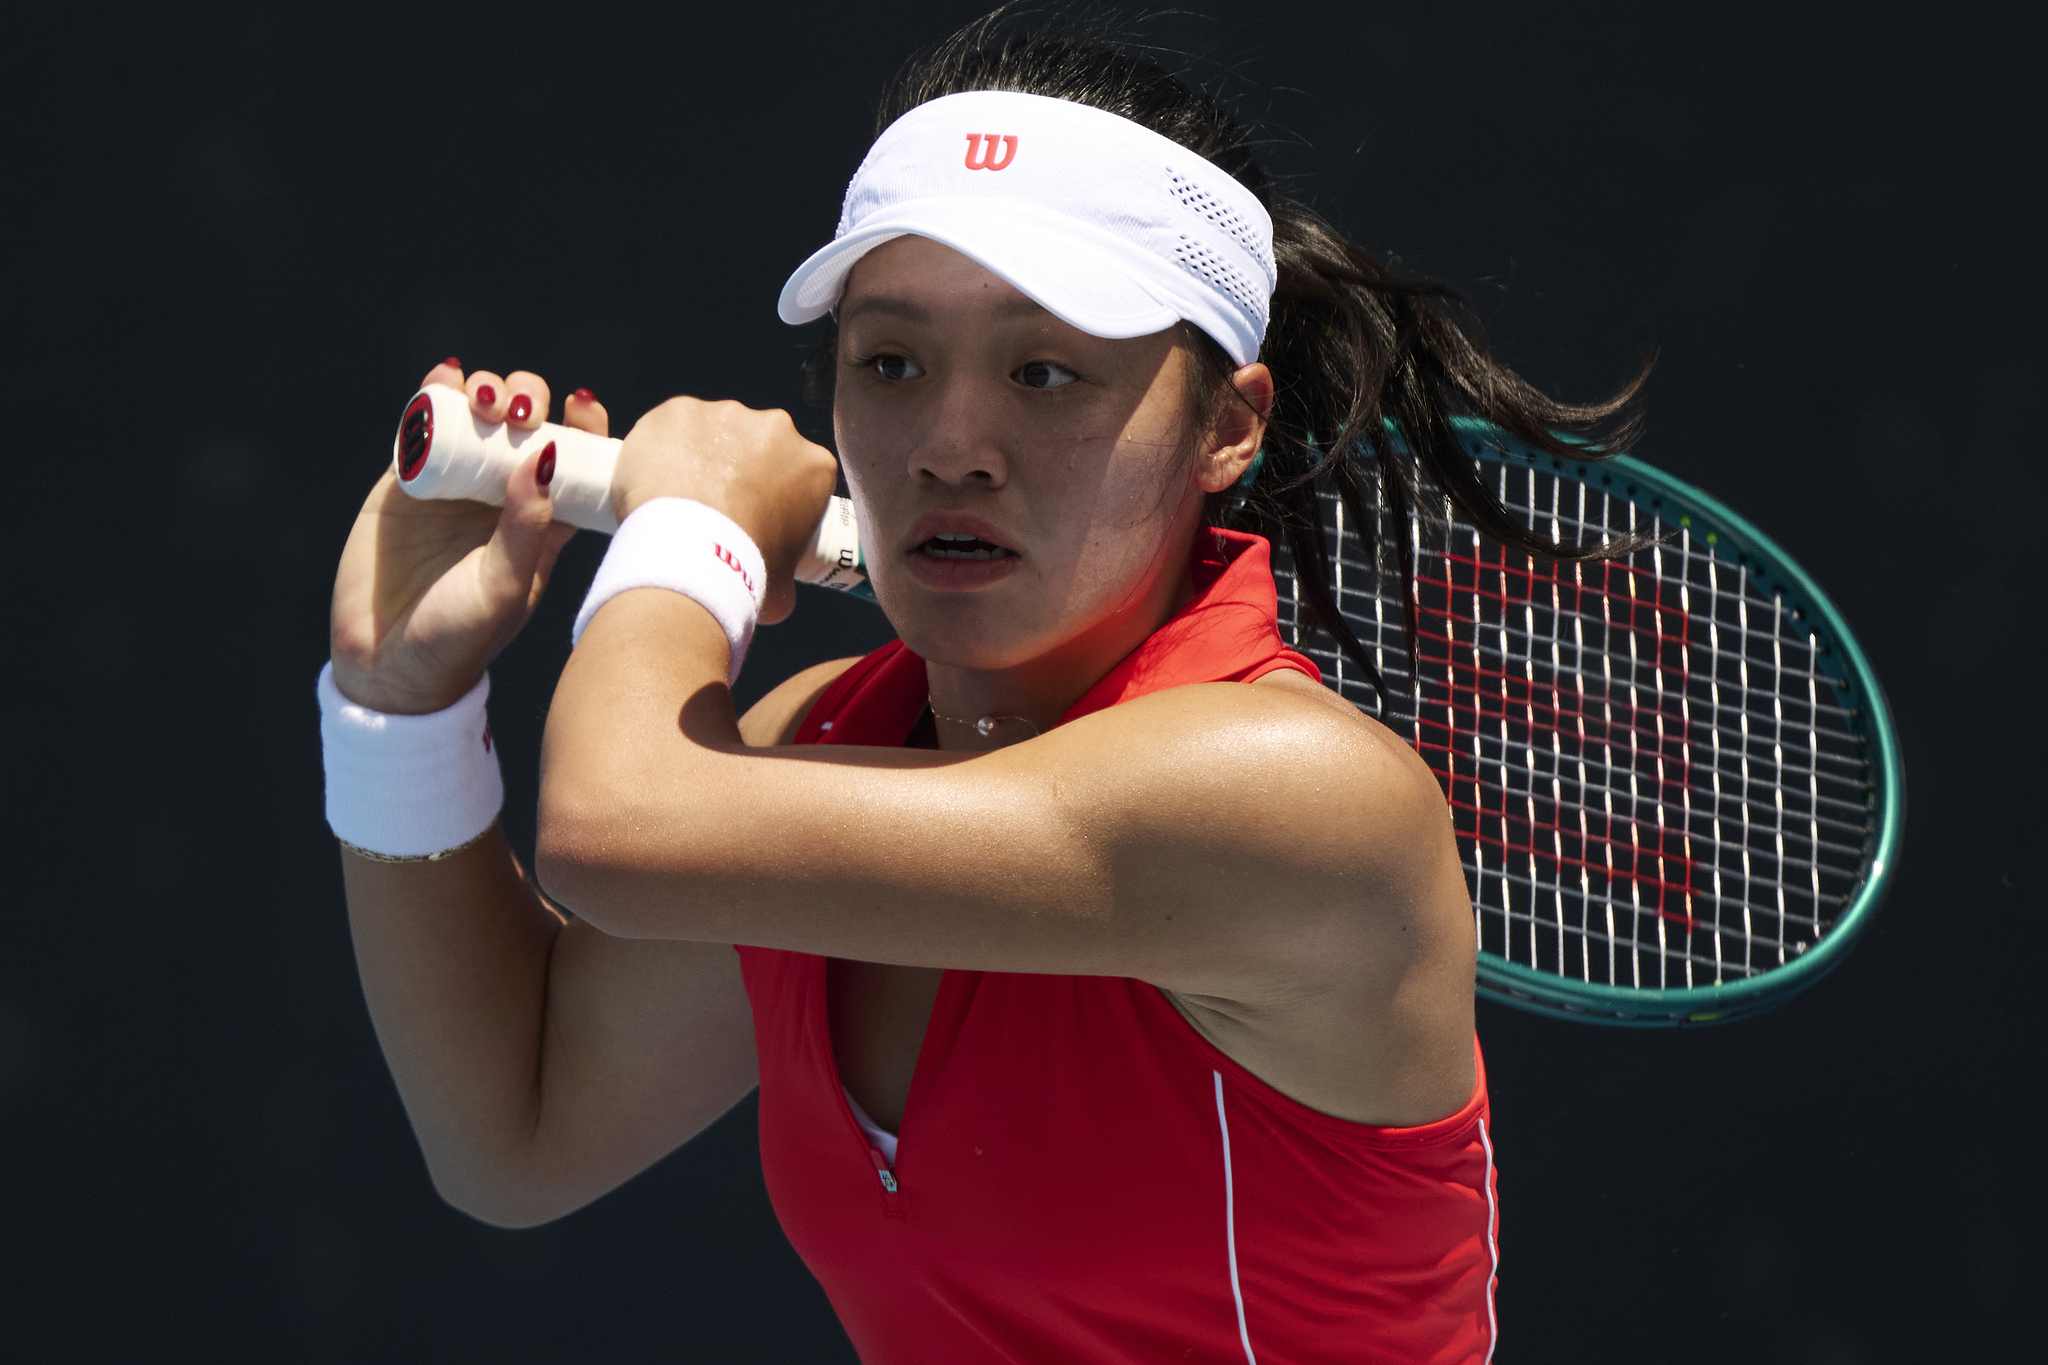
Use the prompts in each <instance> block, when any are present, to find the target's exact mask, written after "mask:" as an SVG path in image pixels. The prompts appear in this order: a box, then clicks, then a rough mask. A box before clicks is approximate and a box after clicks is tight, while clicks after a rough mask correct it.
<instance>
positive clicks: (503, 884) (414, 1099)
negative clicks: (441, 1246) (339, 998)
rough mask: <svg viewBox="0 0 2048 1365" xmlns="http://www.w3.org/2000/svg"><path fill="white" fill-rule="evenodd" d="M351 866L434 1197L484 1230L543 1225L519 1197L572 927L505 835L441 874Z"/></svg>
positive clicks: (363, 931)
mask: <svg viewBox="0 0 2048 1365" xmlns="http://www.w3.org/2000/svg"><path fill="white" fill-rule="evenodd" d="M341 858H342V871H343V880H344V885H345V886H346V889H347V894H348V908H349V925H350V930H351V932H352V934H353V936H354V939H355V949H356V962H357V966H358V969H359V971H360V972H361V976H362V982H363V994H364V997H365V999H366V1000H367V1002H368V1004H369V1008H370V1018H371V1021H372V1023H373V1024H374V1025H375V1027H376V1030H377V1038H378V1041H379V1043H380V1044H381V1045H382V1047H383V1050H384V1056H385V1059H386V1061H387V1062H388V1063H389V1064H390V1067H391V1074H392V1077H393V1079H394V1080H395V1081H396V1082H397V1084H398V1090H399V1094H400V1096H401V1097H402V1098H403V1100H404V1102H405V1107H406V1112H407V1114H408V1115H409V1116H410V1118H411V1120H412V1125H413V1131H414V1133H415V1134H416V1135H417V1136H418V1138H419V1142H420V1147H421V1149H422V1151H423V1152H424V1153H425V1155H426V1159H427V1166H428V1169H429V1170H430V1172H431V1173H432V1175H433V1178H434V1184H435V1187H436V1188H437V1189H439V1190H440V1192H441V1194H442V1196H443V1197H444V1198H446V1199H447V1200H448V1201H449V1202H450V1203H452V1204H454V1205H456V1206H457V1207H458V1208H461V1209H464V1210H465V1211H467V1212H470V1213H472V1214H474V1215H476V1216H477V1217H480V1218H484V1219H486V1220H487V1221H492V1222H522V1221H538V1219H536V1218H529V1217H525V1216H522V1214H523V1211H522V1209H521V1208H520V1207H519V1206H520V1204H521V1202H522V1201H521V1199H520V1197H519V1195H518V1191H519V1190H520V1189H521V1188H522V1187H525V1186H529V1185H531V1184H533V1183H534V1175H533V1172H532V1170H531V1167H532V1166H533V1163H534V1159H535V1151H534V1149H535V1139H536V1134H537V1131H538V1130H539V1127H540V1123H539V1120H540V1117H541V1053H542V1039H543V1033H544V1024H545V1018H546V1011H547V1003H548V971H549V960H550V957H551V955H552V953H553V949H554V945H555V942H556V939H557V937H558V936H559V935H560V933H561V931H562V921H561V920H560V919H559V918H558V917H557V916H556V915H555V914H554V912H552V911H551V910H549V909H547V908H546V907H545V906H544V905H543V904H542V903H541V901H540V899H539V898H538V897H537V896H536V895H535V894H534V892H533V890H532V888H531V887H529V886H528V885H527V884H526V882H525V881H524V879H523V878H522V877H521V876H520V874H519V868H518V865H517V863H516V862H515V860H514V859H513V857H512V853H511V850H510V849H509V848H508V847H507V846H506V843H505V839H504V835H503V834H502V832H500V831H499V830H498V829H497V827H496V826H493V827H492V828H491V830H489V831H488V832H487V833H486V834H485V836H484V838H482V839H481V840H479V841H478V842H477V843H476V844H474V845H472V846H471V847H469V848H467V849H464V850H463V851H461V852H460V853H456V854H453V855H451V856H449V857H447V858H443V859H441V860H439V861H435V862H407V863H380V862H374V861H371V860H370V859H367V858H362V857H359V856H357V855H356V854H354V853H351V852H348V851H347V850H344V851H343V852H342V855H341Z"/></svg>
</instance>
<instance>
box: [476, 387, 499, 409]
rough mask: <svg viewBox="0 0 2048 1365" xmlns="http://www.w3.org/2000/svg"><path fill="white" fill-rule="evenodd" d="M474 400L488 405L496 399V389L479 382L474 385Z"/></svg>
mask: <svg viewBox="0 0 2048 1365" xmlns="http://www.w3.org/2000/svg"><path fill="white" fill-rule="evenodd" d="M476 401H477V402H479V403H481V404H483V405H484V406H485V407H489V406H490V405H491V404H493V403H495V402H497V401H498V391H497V390H496V389H494V388H492V387H491V386H490V385H489V384H479V385H477V386H476Z"/></svg>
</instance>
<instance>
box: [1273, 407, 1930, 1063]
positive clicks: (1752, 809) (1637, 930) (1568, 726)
mask: <svg viewBox="0 0 2048 1365" xmlns="http://www.w3.org/2000/svg"><path fill="white" fill-rule="evenodd" d="M1456 429H1457V432H1458V435H1459V437H1460V440H1461V443H1462V444H1463V446H1464V447H1465V449H1466V451H1467V452H1468V453H1469V454H1470V455H1471V456H1472V458H1473V459H1474V460H1475V462H1476V463H1477V465H1478V468H1479V470H1480V472H1481V474H1482V476H1483V477H1484V478H1485V479H1486V481H1487V482H1488V485H1489V487H1492V488H1493V489H1494V491H1495V492H1496V494H1498V495H1500V496H1501V497H1502V499H1503V501H1504V502H1506V503H1507V504H1508V505H1509V506H1510V507H1511V508H1514V509H1516V510H1518V511H1520V512H1522V513H1523V514H1524V515H1525V517H1526V518H1528V519H1530V520H1532V521H1533V523H1534V524H1536V525H1537V527H1538V529H1539V530H1548V531H1549V532H1550V533H1551V534H1552V535H1556V534H1558V533H1559V532H1560V531H1562V532H1563V533H1565V534H1566V535H1573V536H1577V535H1591V536H1593V537H1594V538H1603V537H1604V536H1606V535H1611V534H1614V533H1616V532H1620V531H1630V530H1634V531H1650V532H1652V533H1653V534H1656V535H1659V536H1662V537H1665V539H1663V540H1662V541H1661V542H1660V543H1659V544H1658V545H1657V546H1655V547H1653V548H1652V549H1649V550H1645V551H1641V552H1639V553H1637V554H1636V555H1633V556H1630V557H1628V558H1627V559H1623V560H1615V561H1595V562H1593V563H1589V564H1586V565H1580V566H1573V565H1568V564H1531V562H1530V561H1529V560H1528V559H1527V558H1526V557H1524V556H1521V555H1519V554H1517V553H1515V552H1506V551H1502V550H1501V549H1500V548H1499V547H1498V546H1494V545H1492V543H1491V542H1490V541H1486V540H1485V538H1484V537H1482V536H1479V535H1478V533H1477V532H1475V531H1473V530H1472V528H1471V527H1470V526H1469V525H1468V524H1466V523H1464V522H1463V521H1462V519H1460V518H1457V517H1455V516H1447V517H1446V519H1445V520H1444V522H1443V523H1442V524H1441V525H1440V526H1438V525H1434V524H1432V525H1411V526H1410V527H1408V528H1406V533H1407V534H1408V535H1409V536H1410V537H1411V544H1412V545H1413V546H1414V547H1415V549H1416V560H1415V563H1416V580H1415V581H1416V593H1417V601H1418V606H1419V608H1420V612H1421V619H1420V627H1421V628H1420V633H1419V636H1418V650H1417V658H1416V660H1415V664H1416V669H1415V671H1414V672H1411V671H1410V668H1409V662H1408V658H1407V653H1406V641H1405V635H1404V632H1403V629H1402V622H1403V619H1404V606H1403V602H1402V597H1401V594H1400V592H1399V583H1398V578H1397V575H1396V574H1395V573H1394V572H1393V571H1392V567H1391V566H1392V564H1393V563H1394V557H1393V555H1392V553H1391V539H1390V535H1389V528H1387V527H1386V526H1384V525H1378V526H1375V527H1373V528H1371V536H1370V538H1367V537H1361V536H1359V535H1358V534H1356V532H1357V529H1358V528H1357V527H1356V526H1355V525H1353V526H1350V527H1347V526H1346V525H1345V524H1344V523H1345V520H1346V517H1347V511H1346V509H1344V508H1343V507H1342V506H1341V504H1339V503H1338V502H1337V500H1336V498H1335V497H1334V495H1332V494H1330V493H1329V492H1328V491H1327V490H1325V491H1324V492H1323V493H1322V494H1321V497H1320V501H1321V504H1322V509H1323V516H1324V526H1325V537H1326V540H1327V541H1328V543H1329V544H1330V545H1331V547H1332V549H1333V550H1334V551H1336V552H1337V553H1336V558H1337V561H1338V568H1337V574H1338V585H1337V598H1338V602H1339V604H1340V607H1341V609H1342V610H1343V611H1344V614H1345V617H1346V620H1347V621H1348V622H1349V623H1351V625H1352V627H1353V630H1354V631H1355V632H1356V633H1357V635H1358V636H1359V639H1360V641H1361V643H1363V644H1364V645H1365V646H1366V648H1367V650H1368V651H1369V653H1371V654H1372V655H1373V656H1374V658H1375V662H1376V664H1377V665H1378V666H1379V670H1380V672H1381V674H1382V676H1383V678H1384V679H1385V680H1386V682H1387V684H1388V687H1387V701H1388V706H1387V709H1386V712H1385V713H1384V714H1381V719H1382V720H1383V721H1386V722H1387V723H1388V724H1390V725H1391V726H1392V727H1393V728H1395V729H1396V730H1397V731H1405V732H1406V734H1407V735H1408V736H1409V737H1410V738H1411V740H1412V741H1413V742H1415V744H1416V746H1417V748H1418V749H1420V750H1421V751H1422V752H1423V754H1424V757H1425V758H1426V759H1427V760H1429V762H1430V766H1431V767H1432V769H1433V770H1435V771H1436V772H1437V775H1438V780H1439V782H1441V783H1442V784H1443V785H1444V786H1445V788H1446V795H1447V798H1448V799H1449V800H1450V802H1451V805H1452V810H1453V816H1454V819H1455V820H1456V822H1457V824H1458V834H1459V852H1460V856H1461V858H1462V860H1463V861H1464V864H1465V870H1466V874H1467V879H1468V885H1469V886H1470V887H1471V889H1472V892H1473V900H1474V915H1475V924H1476V928H1477V932H1478V936H1479V943H1480V951H1479V955H1478V967H1477V979H1478V980H1477V984H1478V991H1479V994H1480V995H1481V996H1482V997H1485V998H1489V999H1493V1000H1496V1001H1499V1002H1501V1003H1503V1004H1507V1005H1511V1006H1514V1007H1516V1008H1519V1009H1524V1010H1530V1011H1534V1012H1536V1013H1540V1014H1547V1015H1553V1016H1560V1017H1567V1018H1571V1019H1574V1020H1578V1021H1581V1022H1589V1023H1602V1024H1613V1025H1621V1026H1636V1027H1672V1026H1684V1025H1699V1024H1708V1023H1719V1022H1725V1021H1728V1020H1733V1019H1738V1018H1742V1017H1745V1016H1747V1015H1750V1014H1754V1013H1757V1012H1759V1011H1761V1010H1764V1009H1769V1008H1771V1007H1773V1006H1775V1005H1777V1004H1780V1003H1782V1002H1783V1001H1785V1000H1787V999H1789V998H1791V997H1792V996H1793V995H1796V994H1798V993H1799V992H1800V991H1802V990H1804V989H1806V988H1807V987H1809V986H1811V985H1812V984H1813V983H1814V982H1815V981H1817V980H1819V979H1820V978H1821V977H1822V976H1824V975H1826V973H1827V972H1828V971H1830V970H1831V969H1832V968H1834V967H1835V966H1836V965H1838V964H1839V963H1840V962H1841V960H1842V958H1843V956H1844V955H1845V954H1846V953H1847V952H1848V950H1849V949H1850V948H1851V947H1852V946H1853V945H1854V943H1855V941H1856V940H1857V938H1858V937H1859V936H1860V935H1861V934H1862V932H1863V931H1864V929H1865V928H1866V927H1867V925H1868V922H1869V920H1870V917H1871V915H1872V914H1873V913H1874V911H1875V910H1876V907H1877V905H1878V903H1879V902H1880V900H1881V899H1882V897H1883V895H1884V892H1885V889H1886V887H1887V886H1888V885H1889V882H1890V878H1891V876H1892V872H1893V869H1894V867H1895V866H1896V862H1897V857H1898V847H1899V840H1900V837H1901V832H1902V829H1903V822H1904V809H1905V802H1904V773H1903V766H1902V764H1901V762H1900V756H1899V750H1898V743H1897V739H1896V736H1895V733H1894V730H1893V727H1892V722H1891V715H1890V708H1889V706H1888V705H1887V703H1886V701H1885V698H1884V693H1883V690H1882V688H1881V687H1880V686H1879V684H1878V681H1877V678H1876V675H1875V674H1874V672H1873V671H1872V670H1871V668H1870V665H1869V662H1868V660H1867V659H1866V658H1865V657H1864V655H1863V652H1862V650H1861V649H1860V648H1859V647H1858V645H1857V644H1856V641H1855V638H1854V636H1853V635H1852V634H1851V633H1850V631H1849V629H1848V626H1847V623H1846V622H1845V621H1844V620H1843V619H1842V617H1841V614H1840V612H1839V611H1838V610H1837V609H1836V608H1835V606H1834V604H1833V603H1832V602H1830V601H1829V600H1828V598H1827V596H1826V594H1825V593H1823V592H1822V591H1821V590H1820V588H1819V586H1818V585H1817V584H1815V583H1814V582H1813V580H1812V578H1811V577H1810V576H1809V575H1808V574H1807V573H1806V572H1805V571H1804V570H1803V569H1801V568H1800V567H1799V565H1798V564H1796V563H1794V562H1793V561H1792V559H1791V558H1790V557H1789V556H1787V555H1786V554H1785V553H1784V551H1783V550H1782V549H1780V548H1779V547H1778V546H1777V545H1776V544H1775V543H1774V542H1773V541H1771V540H1770V538H1769V537H1767V536H1765V535H1764V534H1763V533H1762V532H1761V531H1759V530H1757V529H1756V527H1754V526H1753V525H1751V524H1750V523H1749V522H1748V521H1746V520H1745V519H1744V518H1742V517H1741V516H1739V515H1737V514H1736V513H1735V512H1733V511H1732V510H1730V509H1729V508H1727V507H1725V506H1723V505H1722V504H1721V503H1719V502H1718V501H1716V500H1715V499H1713V498H1711V497H1709V496H1708V495H1706V494H1705V493H1702V492H1701V491H1700V490H1698V489H1696V488H1693V487H1691V486H1690V485H1688V484H1685V483H1683V482H1681V481H1679V480H1677V479H1674V478H1671V477H1670V476H1669V475H1666V474H1664V473H1662V472H1660V471H1658V470H1656V469H1654V468H1652V467H1650V466H1649V465H1646V464H1644V463H1642V462H1641V461H1639V460H1635V459H1632V458H1629V457H1627V456H1618V457H1615V458H1613V459H1610V460H1605V461H1590V460H1589V461H1585V462H1583V463H1580V462H1574V461H1569V460H1560V459H1555V458H1553V457H1552V456H1550V455H1548V454H1544V453H1542V452H1540V451H1533V450H1530V449H1529V448H1527V447H1525V446H1523V445H1522V444H1521V443H1520V442H1517V441H1515V440H1513V439H1512V438H1511V437H1509V436H1507V435H1506V434H1505V433H1504V432H1502V431H1500V430H1499V429H1498V428H1495V427H1493V426H1491V425H1490V424H1487V423H1484V422H1480V421H1477V420H1473V419H1456ZM1351 520H1353V521H1354V522H1355V521H1356V517H1355V515H1352V516H1351ZM1546 523H1547V524H1546ZM1347 533H1348V534H1347ZM1375 545H1376V546H1377V550H1376V551H1375ZM1275 551H1276V552H1275V563H1276V573H1275V577H1276V580H1277V585H1278V587H1279V590H1280V599H1281V620H1282V627H1283V630H1285V629H1286V628H1287V627H1289V626H1290V625H1292V624H1294V623H1296V622H1302V623H1307V622H1310V621H1311V620H1312V618H1311V617H1310V616H1309V615H1308V613H1307V610H1306V605H1305V603H1304V602H1303V601H1302V599H1301V596H1300V594H1299V592H1298V590H1296V589H1295V586H1294V583H1293V569H1292V564H1291V562H1290V560H1289V556H1288V555H1287V554H1286V552H1285V550H1284V549H1283V548H1281V547H1277V546H1276V547H1275ZM1347 580H1348V581H1347ZM1302 633H1303V634H1306V632H1302ZM1305 652H1307V653H1308V654H1309V655H1310V657H1312V658H1314V659H1315V660H1316V662H1317V663H1318V664H1319V665H1320V666H1321V667H1322V668H1323V671H1324V680H1325V682H1326V683H1329V684H1330V685H1331V686H1333V687H1335V688H1336V690H1338V691H1339V692H1340V693H1342V694H1343V695H1344V696H1346V697H1347V699H1349V700H1351V701H1353V702H1355V703H1358V704H1359V705H1360V706H1361V707H1362V708H1363V709H1365V710H1367V711H1368V712H1371V713H1380V711H1381V708H1380V705H1379V695H1378V693H1377V692H1376V691H1375V689H1374V688H1373V687H1372V686H1371V684H1370V682H1369V681H1368V680H1367V679H1365V678H1363V677H1361V676H1360V674H1359V670H1358V669H1357V668H1356V666H1355V664H1353V663H1352V662H1351V661H1350V660H1349V659H1348V658H1346V657H1344V656H1343V655H1342V654H1341V653H1340V652H1339V651H1337V650H1336V649H1335V648H1334V647H1333V642H1332V641H1330V639H1329V637H1328V636H1327V635H1318V636H1316V637H1315V638H1314V639H1312V640H1310V641H1309V642H1308V643H1307V646H1306V649H1305ZM1418 675H1419V676H1418ZM1802 756H1803V757H1802Z"/></svg>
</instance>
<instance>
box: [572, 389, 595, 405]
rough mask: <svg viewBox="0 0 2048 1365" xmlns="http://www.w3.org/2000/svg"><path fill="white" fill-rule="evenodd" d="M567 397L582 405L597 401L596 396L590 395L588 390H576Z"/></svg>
mask: <svg viewBox="0 0 2048 1365" xmlns="http://www.w3.org/2000/svg"><path fill="white" fill-rule="evenodd" d="M569 396H570V397H571V398H574V399H576V400H577V401H579V402H583V403H595V402H596V401H597V395H596V394H594V393H592V392H591V391H590V390H589V389H578V390H576V392H574V393H572V394H570V395H569Z"/></svg>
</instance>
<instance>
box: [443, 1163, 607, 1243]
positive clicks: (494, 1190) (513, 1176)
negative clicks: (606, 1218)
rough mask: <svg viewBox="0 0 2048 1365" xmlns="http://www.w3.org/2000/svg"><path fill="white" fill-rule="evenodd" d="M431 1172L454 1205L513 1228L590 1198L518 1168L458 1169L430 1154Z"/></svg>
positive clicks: (551, 1219) (562, 1214)
mask: <svg viewBox="0 0 2048 1365" xmlns="http://www.w3.org/2000/svg"><path fill="white" fill-rule="evenodd" d="M427 1174H428V1175H429V1176H430V1177H431V1178H432V1180H433V1182H434V1193H436V1194H438V1195H440V1196H441V1200H442V1202H443V1203H445V1204H447V1205H448V1206H449V1207H450V1208H452V1209H455V1210H456V1211H458V1212H460V1213H466V1214H468V1215H469V1216H470V1217H471V1218H474V1219H476V1220H477V1221H478V1222H479V1223H486V1224H489V1225H490V1226H491V1227H494V1228H505V1229H508V1230H511V1231H517V1230H520V1229H523V1228H537V1227H539V1226H540V1225H541V1224H543V1223H552V1222H554V1221H555V1220H556V1219H557V1218H562V1217H565V1216H566V1215H568V1214H571V1213H574V1212H575V1211H576V1210H577V1209H579V1208H582V1207H583V1205H585V1204H587V1203H588V1202H590V1201H589V1200H588V1199H583V1198H576V1197H573V1196H571V1195H570V1194H568V1193H566V1192H564V1191H562V1190H559V1189H554V1188H552V1187H550V1186H549V1185H547V1184H546V1183H545V1182H542V1181H538V1180H534V1179H531V1178H522V1177H521V1176H520V1175H519V1174H518V1173H515V1172H509V1171H493V1172H485V1171H478V1170H461V1171H457V1170H451V1169H448V1168H447V1167H446V1166H445V1165H444V1164H443V1163H438V1162H435V1161H434V1160H432V1159H431V1158H429V1159H428V1162H427Z"/></svg>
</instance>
